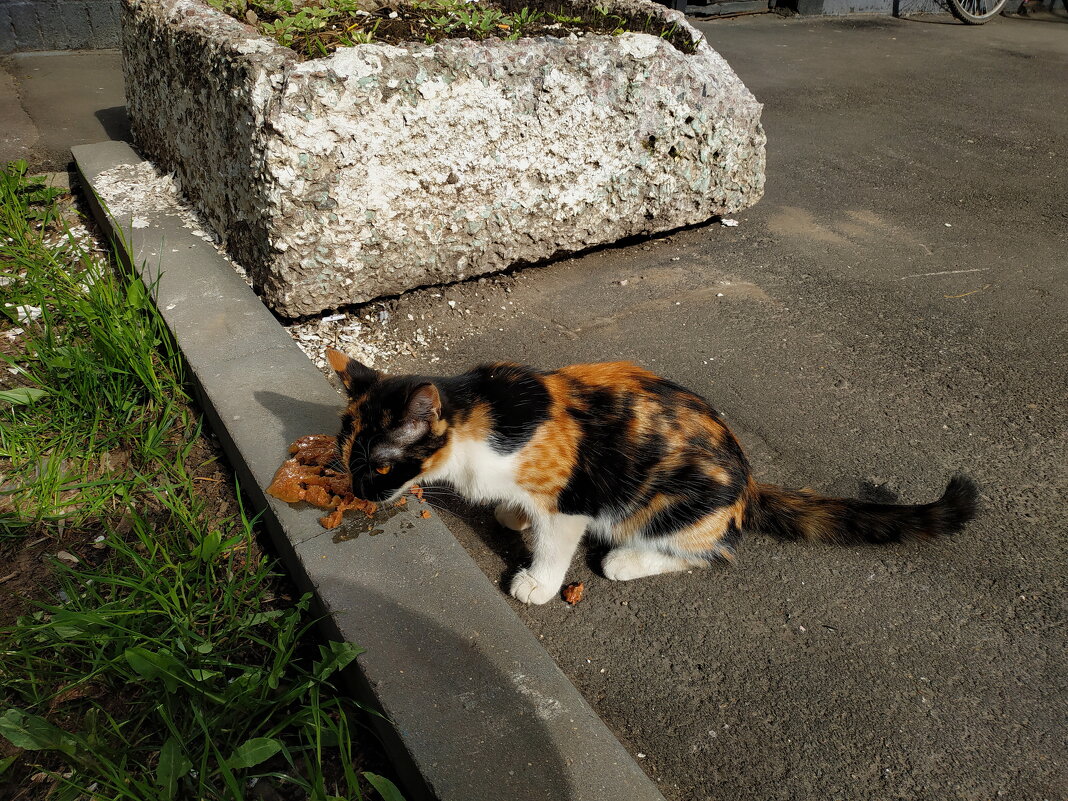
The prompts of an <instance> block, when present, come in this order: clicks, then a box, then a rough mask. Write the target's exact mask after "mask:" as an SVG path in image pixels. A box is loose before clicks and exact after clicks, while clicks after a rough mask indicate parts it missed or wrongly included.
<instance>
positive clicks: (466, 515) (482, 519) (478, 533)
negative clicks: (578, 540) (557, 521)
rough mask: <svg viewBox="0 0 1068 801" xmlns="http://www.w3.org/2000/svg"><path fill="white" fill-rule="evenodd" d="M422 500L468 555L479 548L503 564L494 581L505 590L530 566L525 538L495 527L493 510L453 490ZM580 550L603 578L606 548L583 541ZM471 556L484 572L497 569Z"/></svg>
mask: <svg viewBox="0 0 1068 801" xmlns="http://www.w3.org/2000/svg"><path fill="white" fill-rule="evenodd" d="M425 497H426V499H427V501H428V502H429V503H430V504H431V505H433V506H434V507H435V508H436V509H437V510H438V511H439V513H443V514H442V515H441V517H442V520H443V522H444V523H445V526H446V528H448V529H449V531H451V532H452V533H453V536H455V537H456V538H457V539H458V540H459V541H460V543H461V544H462V545H465V546H468V550H469V551H471V550H474V549H477V548H479V546H482V547H484V548H485V550H487V551H489V552H490V553H492V554H493V555H494V556H495V557H496V558H497V560H499V561H500V562H502V563H503V568H502V569H501V571H500V574H499V576H498V577H497V578H498V581H499V582H500V586H502V587H507V586H508V585H509V584H510V583H511V581H512V577H513V576H515V574H516V573H517V572H518V571H519V570H521V569H522V568H524V567H526V566H527V565H529V564H530V560H531V559H532V557H533V555H532V554H531V551H530V547H529V545H528V542H527V539H526V537H527V536H528V535H525V534H520V533H517V532H515V531H511V530H509V529H507V528H505V527H504V526H502V525H501V524H500V523H498V522H497V520H496V518H495V517H494V516H493V507H492V506H477V505H475V504H471V503H468V502H467V501H465V500H464V499H463V498H461V497H460V496H459V495H457V494H456V493H455V492H454V491H453V490H451V489H449V488H447V487H443V486H431V487H428V488H426V493H425ZM471 546H474V547H471ZM579 548H580V551H581V553H582V558H583V560H584V561H585V563H586V566H587V567H588V568H589V569H590V571H591V572H593V573H595V574H597V575H599V576H603V572H602V570H601V562H602V561H603V560H604V557H605V554H607V553H608V546H607V545H604V544H603V543H599V542H594V541H591V540H584V541H583V543H582V545H581V546H579ZM473 555H474V556H475V561H476V562H477V563H479V567H481V568H482V569H483V570H486V569H487V567H494V568H495V567H496V565H495V564H494V565H492V566H490V565H487V564H486V560H485V559H484V558H483V559H480V558H479V554H478V553H477V552H476V553H475V554H473ZM495 561H496V560H495ZM491 578H492V576H491Z"/></svg>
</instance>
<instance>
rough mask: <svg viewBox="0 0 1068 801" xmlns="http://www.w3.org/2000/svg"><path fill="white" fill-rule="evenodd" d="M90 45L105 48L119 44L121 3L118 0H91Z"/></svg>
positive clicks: (87, 6) (88, 5) (88, 7)
mask: <svg viewBox="0 0 1068 801" xmlns="http://www.w3.org/2000/svg"><path fill="white" fill-rule="evenodd" d="M86 10H87V11H88V13H89V33H90V40H89V45H88V46H89V47H92V48H94V49H103V48H110V47H118V46H119V4H118V2H117V0H89V3H88V4H87V5H86Z"/></svg>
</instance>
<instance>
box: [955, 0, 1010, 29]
mask: <svg viewBox="0 0 1068 801" xmlns="http://www.w3.org/2000/svg"><path fill="white" fill-rule="evenodd" d="M1006 2H1007V0H949V10H950V11H952V12H953V16H954V17H956V18H957V19H959V20H960V21H961V22H966V23H968V24H969V25H982V24H983V23H984V22H989V21H990V20H991V19H993V18H994V16H996V15H997V13H998V12H999V11H1001V9H1003V8H1004V7H1005V3H1006Z"/></svg>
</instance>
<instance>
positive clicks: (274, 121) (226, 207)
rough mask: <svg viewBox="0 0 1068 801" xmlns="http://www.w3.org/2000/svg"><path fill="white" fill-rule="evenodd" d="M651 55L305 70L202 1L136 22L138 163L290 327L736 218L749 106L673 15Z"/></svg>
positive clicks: (562, 44) (131, 74)
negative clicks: (192, 215) (423, 288)
mask: <svg viewBox="0 0 1068 801" xmlns="http://www.w3.org/2000/svg"><path fill="white" fill-rule="evenodd" d="M617 8H619V9H620V10H621V11H625V12H628V13H631V14H641V15H645V14H648V15H650V16H652V17H654V18H658V19H663V20H666V21H668V22H669V24H675V25H677V26H678V28H679V29H682V30H683V31H685V32H686V33H688V34H690V35H692V37H693V38H694V40H697V41H699V44H698V46H697V52H696V53H694V54H687V53H684V52H682V51H680V50H679V49H677V48H676V47H675V46H674V45H672V44H671V43H670V42H668V41H667V40H666V39H662V38H659V37H657V36H653V35H650V34H639V33H626V34H623V35H622V36H618V37H611V36H587V37H583V38H581V39H578V38H571V39H556V38H539V39H529V40H522V41H520V42H514V43H510V42H500V41H493V42H486V43H482V42H472V41H469V40H460V39H457V40H449V41H446V42H441V43H438V44H436V45H422V44H413V45H411V46H408V47H403V48H402V47H394V46H391V45H363V46H360V47H357V48H343V49H341V50H339V51H338V52H336V53H334V54H333V55H332V56H330V57H328V58H325V59H317V60H314V61H307V62H299V61H298V60H297V58H296V57H295V54H294V53H293V52H292V51H290V50H288V49H286V48H282V47H279V46H277V45H276V44H275V43H274V42H272V41H269V40H267V39H265V38H263V37H261V36H259V35H258V34H257V33H256V32H255V31H254V30H253V29H251V28H250V27H248V26H246V25H244V24H242V23H240V22H238V21H236V20H233V19H231V18H229V17H226V16H225V15H222V14H220V13H218V12H216V11H214V10H212V9H210V8H208V7H206V6H205V5H203V4H202V3H200V2H199V0H127V3H126V7H125V12H124V13H125V19H124V26H123V28H124V30H123V51H124V55H125V69H126V91H127V98H128V102H129V108H130V116H131V118H132V121H133V128H134V133H135V135H136V137H137V141H138V143H139V145H140V146H141V147H142V149H143V150H144V151H145V153H146V154H147V155H149V156H150V157H151V158H152V159H153V160H154V161H156V162H157V163H158V164H160V165H161V166H162V167H164V168H165V169H169V170H173V171H175V172H176V173H177V175H178V178H179V180H180V181H181V183H182V185H183V188H184V190H185V191H186V193H187V194H188V195H189V196H190V197H191V198H192V200H193V201H194V202H195V203H196V204H197V205H198V207H199V208H200V210H201V212H202V213H203V214H204V216H205V217H206V218H207V219H208V220H209V222H211V224H212V225H214V226H215V227H216V229H217V230H218V231H219V232H220V233H221V234H222V235H223V236H224V237H225V238H226V240H227V243H228V247H229V248H230V251H231V253H232V254H233V255H234V257H235V258H236V259H237V260H238V261H240V262H241V263H243V264H245V265H246V266H247V267H248V268H249V270H250V272H251V274H252V276H253V278H254V280H255V281H256V284H257V286H258V288H259V289H260V290H261V291H262V293H263V295H264V297H265V298H266V299H267V301H268V302H269V303H270V304H271V305H272V306H273V307H274V308H275V309H276V310H278V311H280V312H282V313H284V314H288V315H302V314H310V313H316V312H319V311H322V310H323V309H327V308H331V307H336V306H338V305H341V304H345V303H352V302H359V301H365V300H369V299H372V298H375V297H379V296H382V295H388V294H395V293H399V292H402V291H404V290H406V289H410V288H412V287H415V286H419V285H425V284H432V283H440V282H445V281H450V280H455V279H458V278H463V277H466V276H470V275H477V274H481V273H486V272H491V271H495V270H500V269H503V268H505V267H508V266H510V265H513V264H516V263H523V262H535V261H539V260H543V259H546V258H549V257H551V256H553V255H555V254H558V253H561V252H568V251H576V250H582V249H584V248H588V247H591V246H595V245H600V244H605V243H609V242H613V241H616V240H618V239H620V238H623V237H627V236H632V235H638V234H650V233H655V232H658V231H664V230H669V229H673V228H677V227H680V226H684V225H689V224H694V223H699V222H703V221H706V220H708V219H709V218H710V217H713V216H715V215H717V214H728V213H733V212H736V211H738V210H740V209H743V208H746V207H748V206H750V205H752V204H753V203H755V202H756V201H757V200H758V199H759V198H760V196H761V194H762V192H763V186H764V142H765V138H764V132H763V129H762V128H761V125H760V111H761V106H760V104H759V103H757V102H756V100H755V99H754V98H753V96H752V94H750V92H749V91H748V90H747V89H746V88H745V86H744V85H743V84H742V82H741V81H740V80H739V79H738V77H737V76H736V75H735V74H734V73H733V71H731V69H730V67H729V66H728V65H727V63H726V62H725V61H724V60H723V59H722V58H721V57H720V56H719V55H718V54H717V53H716V52H715V51H713V50H712V49H711V48H710V47H709V46H708V45H707V44H706V43H705V42H704V40H703V39H701V37H700V35H699V34H698V33H697V32H696V31H694V30H693V29H692V28H690V27H689V26H688V25H687V23H686V22H685V19H684V18H683V16H682V15H681V14H678V13H677V12H675V11H671V10H669V9H666V8H665V7H663V6H660V5H657V4H654V3H649V2H645V0H626V2H622V0H621V2H619V3H617Z"/></svg>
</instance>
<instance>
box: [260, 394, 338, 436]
mask: <svg viewBox="0 0 1068 801" xmlns="http://www.w3.org/2000/svg"><path fill="white" fill-rule="evenodd" d="M253 397H255V399H256V402H257V403H258V404H259V405H260V406H261V407H262V408H264V409H265V410H267V411H268V412H270V413H271V414H272V415H273V416H274V417H275V418H276V419H277V420H278V422H279V423H280V424H281V426H282V438H283V439H284V440H285V443H286V445H287V446H288V445H289V443H291V442H293V441H294V440H296V439H297V438H299V437H303V436H306V435H307V434H336V433H337V431H338V429H340V427H341V419H340V412H341V409H342V407H343V405H344V402H345V401H344V399H343V398H342V397H341V396H340V395H338V398H337V403H335V404H327V403H316V402H314V401H308V400H302V399H300V398H294V397H291V396H289V395H282V394H281V393H278V392H271V391H269V390H259V391H257V392H254V393H253Z"/></svg>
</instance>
